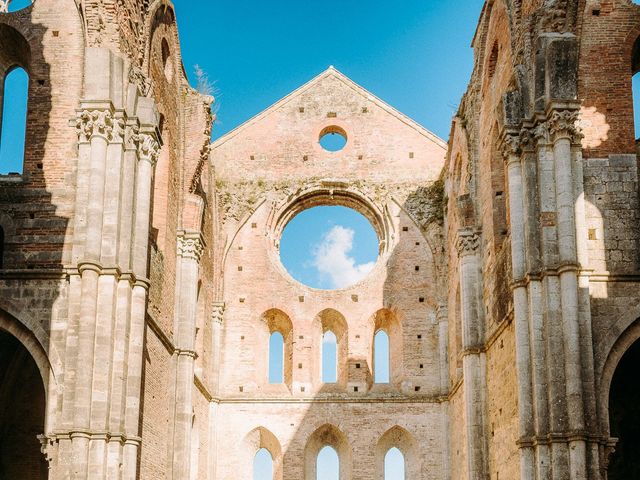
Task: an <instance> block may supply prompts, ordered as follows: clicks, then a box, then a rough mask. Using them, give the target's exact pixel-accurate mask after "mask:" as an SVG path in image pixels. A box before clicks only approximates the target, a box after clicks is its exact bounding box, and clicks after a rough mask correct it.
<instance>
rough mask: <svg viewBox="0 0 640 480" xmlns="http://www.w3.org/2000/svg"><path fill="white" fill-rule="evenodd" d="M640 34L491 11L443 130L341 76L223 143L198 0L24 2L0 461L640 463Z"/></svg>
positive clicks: (594, 4) (144, 478) (605, 9)
mask: <svg viewBox="0 0 640 480" xmlns="http://www.w3.org/2000/svg"><path fill="white" fill-rule="evenodd" d="M192 3H193V2H192ZM193 8H197V7H193ZM435 11H437V10H434V12H435ZM433 14H435V13H433ZM183 27H184V26H183ZM186 27H188V28H197V26H186ZM417 28H421V27H417ZM639 35H640V5H639V4H638V3H637V2H634V1H631V0H606V1H604V0H601V1H596V0H581V1H579V0H561V1H560V0H558V1H540V0H517V1H515V0H513V1H508V0H487V1H486V2H485V5H484V8H483V9H482V11H481V12H480V18H479V21H478V28H477V32H476V34H475V35H474V36H473V38H469V40H470V41H471V46H472V49H473V56H474V68H473V72H472V74H471V79H470V82H469V88H468V89H467V91H466V92H465V94H464V95H463V96H462V98H461V99H460V101H459V102H457V105H458V107H457V110H456V113H455V115H454V118H453V121H452V125H451V129H450V133H449V139H448V141H444V140H442V139H440V138H438V136H437V135H435V134H434V133H432V132H431V131H429V130H428V129H427V128H425V127H423V126H422V125H419V124H418V123H416V122H415V121H413V120H411V119H410V118H408V117H407V116H405V115H404V114H402V113H401V112H399V111H397V110H396V109H395V108H393V107H392V106H391V105H389V104H387V103H385V102H384V101H382V100H381V99H379V98H377V97H376V96H375V95H373V94H372V93H371V92H368V91H367V90H365V89H364V88H363V87H361V86H360V85H358V84H357V83H355V82H354V81H353V80H351V79H350V78H349V77H347V76H346V75H344V74H343V73H341V72H339V71H338V70H336V69H335V68H333V67H329V68H327V69H326V70H325V71H323V72H321V73H319V74H318V75H317V76H316V77H314V78H312V79H311V80H310V81H308V82H307V83H305V84H304V85H302V86H300V87H299V88H298V89H296V90H295V91H294V92H292V93H291V94H289V95H287V96H286V97H284V98H282V99H281V100H279V101H278V102H276V103H275V104H273V105H272V106H270V107H269V108H267V109H266V110H264V111H263V112H261V113H259V114H258V115H256V116H255V117H253V118H251V119H248V120H247V121H246V122H245V123H243V124H242V125H241V126H239V127H237V128H236V129H234V130H233V131H231V132H229V133H227V134H225V135H223V136H221V137H220V138H218V139H217V140H215V141H214V142H212V141H211V137H212V131H213V129H214V128H215V126H214V123H215V122H214V120H215V115H214V114H213V111H215V108H214V107H215V101H216V100H215V99H214V98H213V97H212V96H211V95H210V93H211V89H210V88H206V87H207V86H206V85H204V84H202V83H203V82H200V83H201V85H200V88H199V89H194V88H193V87H192V86H191V85H190V84H189V81H188V79H187V76H186V74H185V71H186V70H185V68H184V67H183V64H182V56H181V50H180V43H179V32H178V24H177V13H176V10H175V9H174V6H173V5H172V3H171V1H169V0H127V1H116V0H75V1H71V0H36V1H33V2H31V1H28V0H0V108H2V110H1V111H0V480H17V479H19V480H23V479H24V480H43V479H48V480H68V479H74V480H85V479H90V480H111V479H121V480H138V479H141V480H163V479H166V480H195V479H202V480H237V479H241V480H250V479H251V478H252V477H253V478H254V479H255V478H257V476H258V475H261V477H260V478H268V479H270V480H317V478H318V477H319V474H323V472H324V470H325V469H327V468H328V469H329V470H330V471H327V472H326V473H327V475H329V474H332V475H333V476H334V478H337V479H339V480H407V479H411V480H477V479H491V480H494V479H496V480H505V479H508V480H512V479H514V480H629V479H634V478H640V465H639V463H638V462H639V460H638V459H639V458H640V455H638V451H640V444H639V443H638V439H639V438H640V430H639V428H640V413H639V412H640V410H639V408H640V407H639V405H640V398H639V389H638V382H637V379H636V377H637V372H638V370H639V369H640V343H639V342H640V340H638V337H640V335H637V332H638V331H639V329H640V327H639V325H640V320H638V318H639V317H640V253H639V252H640V248H638V247H639V245H640V176H639V167H638V165H639V162H638V152H639V150H638V143H637V135H636V134H635V131H636V130H637V129H636V128H635V127H636V125H634V117H638V119H639V120H638V122H637V123H638V124H640V114H639V112H640V107H638V108H634V95H635V100H636V103H639V102H638V98H640V95H638V94H637V93H634V91H635V90H637V88H636V87H637V83H638V78H637V77H636V79H635V80H634V78H633V77H634V74H636V73H637V72H638V71H639V70H640V40H639V39H638V38H639ZM443 42H444V40H443ZM445 45H446V44H445ZM444 48H445V49H446V46H445V47H444ZM224 49H225V39H221V40H220V41H216V42H213V43H212V44H211V51H212V54H215V55H220V54H223V53H224ZM423 50H424V51H425V52H427V51H428V49H423ZM416 51H420V49H418V50H416ZM425 58H426V57H425ZM187 67H188V66H187ZM434 68H437V66H435V65H434ZM187 70H188V68H187ZM200 73H201V75H199V77H200V80H202V79H203V75H204V73H203V72H200ZM209 73H210V75H211V77H212V78H215V72H209ZM378 73H380V72H378ZM384 73H385V72H384V71H383V72H382V74H383V75H384ZM204 77H206V75H204ZM634 82H635V83H634ZM406 87H407V91H411V92H414V94H415V95H417V96H420V95H426V94H427V93H428V89H429V85H407V86H406ZM230 107H231V108H233V106H230ZM16 108H17V109H16ZM16 112H17V113H16ZM23 140H24V148H23V146H22V145H23V144H22V141H23ZM315 207H326V208H329V209H333V208H339V209H346V210H349V209H350V211H352V212H355V215H356V216H357V217H358V218H360V217H361V220H362V221H363V222H364V223H366V224H367V225H368V226H369V227H370V228H371V229H372V232H370V241H369V246H370V247H371V254H370V255H369V256H368V257H367V258H364V259H355V257H354V256H350V253H349V252H350V250H349V248H351V246H352V244H351V243H350V241H351V240H352V238H351V234H350V233H349V232H348V231H347V229H344V228H343V229H342V230H339V231H336V232H337V233H336V236H335V237H331V238H328V240H330V241H331V242H333V243H331V244H330V245H329V246H330V247H331V248H326V249H325V250H324V251H322V252H319V253H321V254H322V255H318V257H317V258H316V259H315V260H317V265H316V268H317V269H318V271H320V267H318V265H320V264H321V265H322V273H323V274H324V275H325V276H326V278H328V279H330V280H331V284H327V285H322V284H320V285H317V284H312V285H311V286H310V285H306V284H305V283H304V282H303V281H302V280H304V278H303V277H301V276H298V275H296V274H294V272H290V271H288V270H287V268H289V265H287V264H285V263H286V262H285V261H284V260H283V255H282V254H283V253H284V252H285V251H286V250H287V248H290V247H291V244H288V243H287V240H286V238H285V237H286V231H285V230H286V229H287V228H288V226H289V227H293V226H294V225H295V223H296V221H297V220H296V219H298V220H299V219H301V218H303V217H304V216H305V215H306V214H307V213H309V212H311V211H313V209H314V208H315ZM298 215H299V216H298ZM311 234H312V235H313V233H311ZM295 243H296V241H295V240H294V241H293V246H294V249H295V247H296V245H295ZM338 247H340V248H338ZM285 256H286V255H285ZM315 287H322V288H315ZM329 288H332V289H329ZM5 312H10V315H9V313H5ZM319 458H320V459H321V460H322V461H323V462H324V461H326V462H327V465H330V467H321V466H319V463H318V462H319ZM321 469H322V470H323V471H322V472H321V471H320V470H321ZM394 476H395V477H398V478H394Z"/></svg>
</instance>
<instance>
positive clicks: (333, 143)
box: [320, 125, 347, 152]
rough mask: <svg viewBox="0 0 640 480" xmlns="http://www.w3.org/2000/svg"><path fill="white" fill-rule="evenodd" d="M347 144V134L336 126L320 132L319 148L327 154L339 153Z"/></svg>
mask: <svg viewBox="0 0 640 480" xmlns="http://www.w3.org/2000/svg"><path fill="white" fill-rule="evenodd" d="M346 144H347V132H345V131H344V129H343V128H340V127H338V126H336V125H332V126H330V127H326V128H324V129H323V130H322V131H321V132H320V146H321V147H322V148H324V149H325V150H326V151H327V152H339V151H340V150H342V149H343V148H344V147H345V145H346Z"/></svg>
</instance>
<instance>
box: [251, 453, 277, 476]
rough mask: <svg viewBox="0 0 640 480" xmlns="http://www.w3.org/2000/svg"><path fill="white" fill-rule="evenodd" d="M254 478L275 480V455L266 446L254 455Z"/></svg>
mask: <svg viewBox="0 0 640 480" xmlns="http://www.w3.org/2000/svg"><path fill="white" fill-rule="evenodd" d="M253 480H273V457H271V454H270V453H269V450H267V449H266V448H261V449H260V450H258V451H257V452H256V455H255V457H253Z"/></svg>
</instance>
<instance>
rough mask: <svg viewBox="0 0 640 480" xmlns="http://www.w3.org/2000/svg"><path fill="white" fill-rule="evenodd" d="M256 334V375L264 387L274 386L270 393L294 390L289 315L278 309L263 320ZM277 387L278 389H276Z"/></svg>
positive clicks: (263, 315) (264, 314) (266, 315)
mask: <svg viewBox="0 0 640 480" xmlns="http://www.w3.org/2000/svg"><path fill="white" fill-rule="evenodd" d="M258 327H259V328H258V329H257V331H256V333H257V334H258V337H257V339H256V342H257V345H260V346H262V348H260V349H259V353H257V355H256V357H255V360H256V375H257V381H258V382H259V383H260V384H261V385H265V386H267V385H273V388H271V391H274V392H275V391H282V387H283V386H284V387H287V388H289V389H290V388H291V382H292V381H293V324H292V323H291V319H290V318H289V316H288V315H287V314H286V313H284V312H283V311H281V310H278V309H276V308H273V309H270V310H267V311H266V312H265V313H263V314H262V316H261V317H260V323H259V324H258ZM276 385H277V386H276Z"/></svg>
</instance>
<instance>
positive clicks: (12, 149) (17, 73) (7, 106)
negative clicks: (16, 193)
mask: <svg viewBox="0 0 640 480" xmlns="http://www.w3.org/2000/svg"><path fill="white" fill-rule="evenodd" d="M1 94H2V95H1V96H2V111H1V112H0V117H1V118H0V174H5V175H6V174H8V173H22V169H23V164H24V147H25V135H26V131H27V104H28V99H29V74H28V73H27V71H26V70H25V69H24V68H22V67H19V66H16V67H14V68H11V69H9V70H8V72H7V73H6V75H5V77H4V79H3V80H2V91H1Z"/></svg>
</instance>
